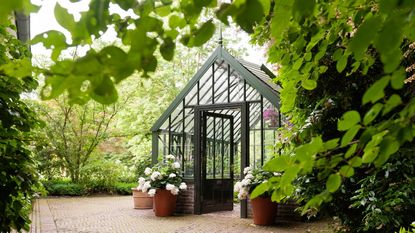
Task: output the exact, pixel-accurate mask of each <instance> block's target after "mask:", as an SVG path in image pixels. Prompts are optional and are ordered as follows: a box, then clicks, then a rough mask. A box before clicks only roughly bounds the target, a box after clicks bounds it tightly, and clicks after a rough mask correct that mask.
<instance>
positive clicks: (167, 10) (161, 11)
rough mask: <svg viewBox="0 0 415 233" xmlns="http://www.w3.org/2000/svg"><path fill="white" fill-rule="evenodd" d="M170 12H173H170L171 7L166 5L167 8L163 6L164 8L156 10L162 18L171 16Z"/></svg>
mask: <svg viewBox="0 0 415 233" xmlns="http://www.w3.org/2000/svg"><path fill="white" fill-rule="evenodd" d="M170 12H171V10H170V6H169V5H165V6H163V5H162V6H160V7H157V8H156V13H157V14H158V15H160V16H161V17H164V16H167V15H169V14H170Z"/></svg>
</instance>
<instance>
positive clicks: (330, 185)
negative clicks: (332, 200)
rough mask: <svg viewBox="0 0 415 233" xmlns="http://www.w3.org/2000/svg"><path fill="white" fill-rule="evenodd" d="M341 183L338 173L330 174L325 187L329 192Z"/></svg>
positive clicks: (336, 188) (334, 190)
mask: <svg viewBox="0 0 415 233" xmlns="http://www.w3.org/2000/svg"><path fill="white" fill-rule="evenodd" d="M341 183H342V178H341V176H340V174H338V173H335V174H331V175H330V176H329V178H328V179H327V181H326V188H327V190H328V191H329V192H331V193H334V192H336V191H337V190H338V189H339V188H340V185H341Z"/></svg>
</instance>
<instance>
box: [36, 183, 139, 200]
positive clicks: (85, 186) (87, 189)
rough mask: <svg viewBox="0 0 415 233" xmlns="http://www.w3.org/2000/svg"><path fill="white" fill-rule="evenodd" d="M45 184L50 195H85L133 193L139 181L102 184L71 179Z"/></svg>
mask: <svg viewBox="0 0 415 233" xmlns="http://www.w3.org/2000/svg"><path fill="white" fill-rule="evenodd" d="M43 186H44V187H45V189H46V191H47V195H49V196H85V195H94V194H120V195H129V194H131V188H135V187H136V186H137V182H130V183H126V182H115V183H113V184H108V185H102V184H93V185H92V186H91V183H73V182H71V181H70V180H69V179H61V180H52V181H43Z"/></svg>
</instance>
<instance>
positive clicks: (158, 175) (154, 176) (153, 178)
mask: <svg viewBox="0 0 415 233" xmlns="http://www.w3.org/2000/svg"><path fill="white" fill-rule="evenodd" d="M160 176H161V173H160V172H153V174H151V176H150V178H151V180H156V179H157V178H159V177H160Z"/></svg>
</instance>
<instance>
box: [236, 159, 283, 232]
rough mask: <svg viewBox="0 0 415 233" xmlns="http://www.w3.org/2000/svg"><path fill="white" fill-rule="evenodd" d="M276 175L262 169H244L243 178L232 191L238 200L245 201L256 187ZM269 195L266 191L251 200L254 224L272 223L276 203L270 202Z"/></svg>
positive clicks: (275, 211)
mask: <svg viewBox="0 0 415 233" xmlns="http://www.w3.org/2000/svg"><path fill="white" fill-rule="evenodd" d="M278 175H279V174H273V173H271V172H267V171H264V170H263V169H262V168H255V169H254V168H252V167H246V168H245V169H244V178H243V179H242V180H241V181H238V182H236V183H235V186H234V191H235V192H237V193H238V198H239V199H240V200H243V199H247V198H248V197H250V196H251V195H250V194H251V193H252V192H253V191H254V189H255V188H256V187H257V186H259V185H261V184H264V183H267V182H268V180H269V179H270V178H272V177H274V176H278ZM271 194H272V192H271V191H266V192H264V193H263V194H262V195H260V196H258V197H255V198H252V199H251V205H252V213H253V217H254V224H256V225H271V224H273V223H274V221H275V215H276V213H277V203H275V202H272V201H271Z"/></svg>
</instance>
